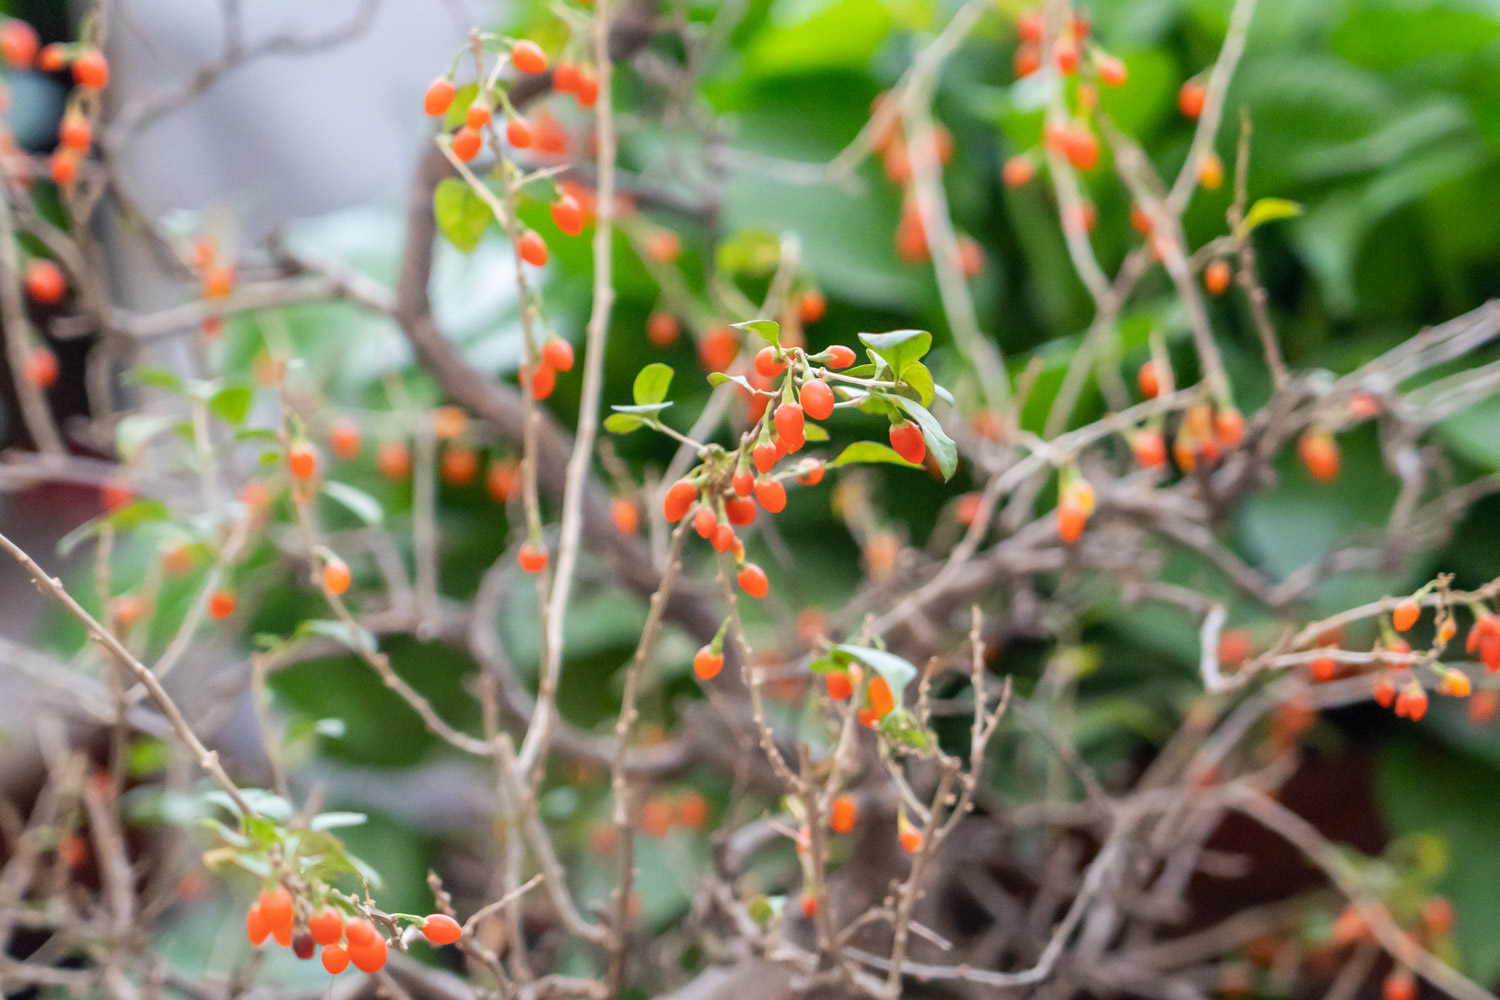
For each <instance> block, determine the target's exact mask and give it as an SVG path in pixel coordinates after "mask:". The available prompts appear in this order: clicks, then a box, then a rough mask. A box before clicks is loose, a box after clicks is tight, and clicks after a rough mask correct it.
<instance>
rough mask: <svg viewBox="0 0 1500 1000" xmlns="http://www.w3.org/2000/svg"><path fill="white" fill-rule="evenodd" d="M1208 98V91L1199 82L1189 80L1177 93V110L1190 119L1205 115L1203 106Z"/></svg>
mask: <svg viewBox="0 0 1500 1000" xmlns="http://www.w3.org/2000/svg"><path fill="white" fill-rule="evenodd" d="M1207 98H1208V89H1207V88H1206V87H1204V86H1203V84H1202V83H1200V82H1199V81H1198V80H1188V81H1187V82H1185V83H1184V84H1183V85H1182V87H1181V89H1179V90H1178V91H1177V110H1179V111H1181V112H1182V113H1183V114H1184V115H1186V116H1187V117H1189V118H1197V117H1198V116H1199V115H1201V114H1203V104H1204V101H1205V100H1206V99H1207Z"/></svg>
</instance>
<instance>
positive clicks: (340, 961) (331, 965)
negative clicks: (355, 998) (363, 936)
mask: <svg viewBox="0 0 1500 1000" xmlns="http://www.w3.org/2000/svg"><path fill="white" fill-rule="evenodd" d="M323 968H324V969H327V970H328V971H329V972H330V973H332V974H333V975H335V976H336V975H338V974H339V973H340V972H343V971H344V970H345V969H347V968H349V953H348V952H347V951H345V950H344V949H343V948H342V947H340V946H339V945H336V944H331V945H329V946H328V947H326V948H324V949H323Z"/></svg>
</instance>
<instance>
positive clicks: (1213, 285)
mask: <svg viewBox="0 0 1500 1000" xmlns="http://www.w3.org/2000/svg"><path fill="white" fill-rule="evenodd" d="M1203 287H1204V288H1206V289H1208V294H1210V295H1223V294H1224V293H1225V292H1226V291H1228V290H1229V261H1227V260H1222V259H1220V260H1214V261H1210V262H1209V265H1208V266H1207V267H1205V268H1204V269H1203Z"/></svg>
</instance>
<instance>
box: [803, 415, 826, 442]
mask: <svg viewBox="0 0 1500 1000" xmlns="http://www.w3.org/2000/svg"><path fill="white" fill-rule="evenodd" d="M802 437H803V438H804V439H805V440H806V441H808V442H809V443H812V442H816V441H827V440H828V431H827V430H826V429H825V428H824V427H823V426H822V425H821V424H815V423H813V422H812V421H811V420H809V421H807V423H805V424H803V426H802Z"/></svg>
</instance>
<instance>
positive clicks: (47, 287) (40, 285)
mask: <svg viewBox="0 0 1500 1000" xmlns="http://www.w3.org/2000/svg"><path fill="white" fill-rule="evenodd" d="M25 281H26V294H27V295H28V296H30V297H31V301H33V302H40V303H42V304H44V305H51V304H53V303H54V302H58V301H60V300H61V299H62V297H63V292H64V291H66V290H67V287H68V283H67V279H65V278H64V277H63V273H62V268H60V267H58V266H57V265H56V264H54V263H52V262H51V261H50V260H47V259H46V258H44V257H36V258H33V259H32V261H31V262H30V263H28V264H27V265H26V278H25Z"/></svg>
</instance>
